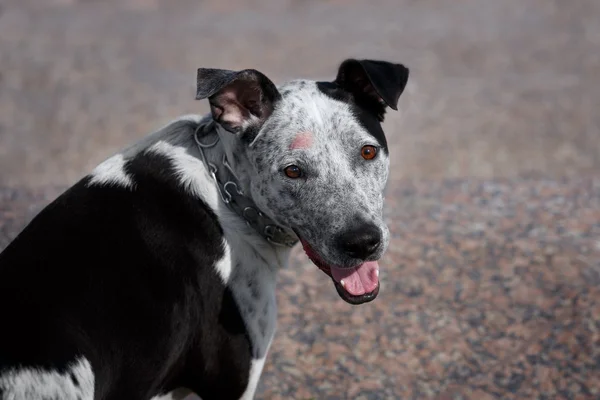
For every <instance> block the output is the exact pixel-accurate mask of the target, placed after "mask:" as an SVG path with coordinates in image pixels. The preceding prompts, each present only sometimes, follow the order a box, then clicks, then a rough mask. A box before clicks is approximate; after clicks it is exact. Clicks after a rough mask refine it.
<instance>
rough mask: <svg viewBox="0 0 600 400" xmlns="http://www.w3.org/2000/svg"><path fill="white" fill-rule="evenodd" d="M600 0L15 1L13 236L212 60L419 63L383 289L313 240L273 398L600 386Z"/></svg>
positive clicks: (590, 393)
mask: <svg viewBox="0 0 600 400" xmlns="http://www.w3.org/2000/svg"><path fill="white" fill-rule="evenodd" d="M598 21H600V2H598V1H595V0H580V1H576V2H566V1H560V0H530V1H527V2H520V1H517V0H505V1H502V2H500V1H493V0H455V1H452V2H449V1H448V2H441V1H438V2H432V1H415V0H384V1H369V2H366V1H357V0H344V1H341V0H330V1H316V0H269V1H251V2H248V1H246V2H244V1H240V0H233V1H226V0H210V1H209V0H206V1H192V0H172V1H166V0H165V1H160V0H120V1H118V0H103V1H101V0H80V1H76V0H37V1H33V0H0V248H3V247H4V246H5V245H6V244H7V243H8V241H9V240H10V239H11V238H12V237H14V235H15V234H16V233H17V232H18V231H19V229H20V228H21V227H22V225H23V224H24V223H25V222H26V221H27V220H29V219H30V218H31V217H32V216H33V215H34V214H35V212H36V211H37V210H39V208H40V207H42V206H43V205H44V204H46V203H47V202H48V201H50V200H51V199H52V198H53V197H54V196H56V195H57V194H58V193H60V190H61V188H62V187H64V186H65V185H68V184H71V183H73V182H74V180H76V179H77V178H79V177H80V176H82V175H84V174H85V173H86V172H87V171H89V170H90V169H91V168H93V166H95V165H96V164H97V163H99V162H100V161H101V160H103V159H104V158H106V157H108V156H109V155H110V154H112V153H113V152H115V151H117V150H118V149H119V148H121V147H123V146H126V145H127V144H129V143H131V142H132V141H135V140H137V139H139V138H141V137H142V136H144V135H145V134H147V133H148V132H149V131H151V130H153V129H155V128H156V127H158V126H160V125H162V124H163V123H165V122H167V121H168V120H170V119H172V118H174V117H176V116H178V115H180V114H185V113H189V112H205V111H206V110H207V108H206V104H204V103H200V102H196V101H194V100H193V97H194V93H195V91H194V84H195V71H196V68H198V67H200V66H202V67H222V68H230V69H238V68H256V69H259V70H261V71H263V72H264V73H265V74H267V75H268V76H270V77H271V78H272V79H274V80H275V81H277V82H281V81H283V80H286V79H290V78H296V77H307V78H318V79H321V78H332V77H333V76H334V75H335V72H336V68H337V65H338V64H339V63H340V62H341V61H342V60H343V59H344V58H346V57H361V58H367V57H369V58H382V59H388V60H393V61H397V62H402V63H404V64H406V65H407V66H408V67H410V68H411V78H410V82H409V85H408V87H407V90H406V93H405V95H403V97H402V98H401V102H400V108H401V112H400V113H389V115H388V120H387V122H386V128H387V132H388V138H389V141H390V147H391V152H392V157H393V159H392V175H391V182H390V185H389V190H388V194H387V196H386V201H387V209H388V217H389V221H390V226H391V231H392V235H393V238H392V243H391V245H390V250H389V252H388V254H387V255H386V256H385V259H384V260H383V261H382V265H385V266H386V267H384V269H386V272H382V282H383V283H382V292H381V294H380V297H379V298H378V299H377V300H376V301H375V302H373V303H370V304H369V305H366V306H363V307H360V308H357V307H350V306H348V305H346V304H344V303H342V301H341V300H339V299H338V298H337V294H336V293H335V290H334V289H333V287H331V284H330V282H329V280H328V279H325V278H324V277H323V276H322V274H321V273H320V272H319V271H318V270H317V269H316V268H314V266H312V265H311V264H310V263H309V262H308V261H307V260H306V258H305V257H303V256H302V255H301V254H300V251H298V249H296V251H295V253H294V259H293V262H292V266H291V268H290V269H289V270H287V271H284V272H283V273H282V275H281V279H280V291H279V293H278V299H279V304H280V315H279V320H280V322H279V330H278V333H277V337H276V338H275V342H274V345H273V349H272V351H271V355H270V358H269V359H268V361H267V364H266V366H265V373H264V377H263V380H262V381H261V384H260V387H259V396H258V398H260V399H266V400H267V399H268V400H270V399H290V398H298V399H306V398H310V397H314V398H317V399H332V400H333V399H422V398H435V399H439V400H442V399H476V400H479V399H494V398H497V399H513V398H515V399H516V398H518V399H597V398H600V386H599V382H600V381H599V380H598V377H599V376H600V292H599V287H600V181H599V180H598V177H599V173H600V112H598V109H599V108H600V23H599V22H598Z"/></svg>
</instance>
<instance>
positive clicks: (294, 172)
mask: <svg viewBox="0 0 600 400" xmlns="http://www.w3.org/2000/svg"><path fill="white" fill-rule="evenodd" d="M283 172H285V174H286V175H287V177H288V178H292V179H296V178H300V177H301V176H302V170H301V169H300V168H299V167H298V166H297V165H290V166H288V167H285V169H284V170H283Z"/></svg>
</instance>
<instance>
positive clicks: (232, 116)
mask: <svg viewBox="0 0 600 400" xmlns="http://www.w3.org/2000/svg"><path fill="white" fill-rule="evenodd" d="M206 98H208V101H209V103H210V110H211V112H212V116H213V119H214V120H215V121H217V122H219V123H220V124H221V125H222V126H223V127H224V128H225V129H227V130H229V131H231V132H236V133H237V132H240V131H242V130H244V129H245V128H247V127H249V126H252V125H259V124H262V123H263V122H264V121H265V120H266V119H267V118H268V117H269V115H271V113H272V112H273V108H274V107H275V103H276V102H277V101H278V100H279V99H280V98H281V95H280V94H279V91H278V90H277V88H276V87H275V84H274V83H273V82H271V80H270V79H269V78H267V77H266V76H265V75H263V74H262V73H261V72H259V71H256V70H253V69H246V70H243V71H228V70H223V69H212V68H199V69H198V78H197V87H196V100H202V99H206Z"/></svg>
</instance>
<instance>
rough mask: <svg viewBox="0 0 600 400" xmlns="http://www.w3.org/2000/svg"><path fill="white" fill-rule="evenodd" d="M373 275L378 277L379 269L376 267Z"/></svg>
mask: <svg viewBox="0 0 600 400" xmlns="http://www.w3.org/2000/svg"><path fill="white" fill-rule="evenodd" d="M375 276H376V277H378V278H379V270H378V269H376V270H375Z"/></svg>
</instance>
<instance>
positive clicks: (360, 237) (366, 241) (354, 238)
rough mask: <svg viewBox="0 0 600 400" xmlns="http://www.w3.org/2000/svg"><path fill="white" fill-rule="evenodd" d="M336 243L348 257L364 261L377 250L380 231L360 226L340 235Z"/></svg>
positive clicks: (376, 228)
mask: <svg viewBox="0 0 600 400" xmlns="http://www.w3.org/2000/svg"><path fill="white" fill-rule="evenodd" d="M337 243H338V246H339V247H340V249H341V250H342V251H343V252H344V254H346V255H347V256H348V257H352V258H358V259H361V260H364V259H367V258H369V257H370V256H372V255H373V253H375V252H376V251H377V249H379V246H380V245H381V230H380V229H379V228H378V227H376V226H375V225H371V224H368V225H361V226H359V227H356V228H352V229H350V230H348V231H346V232H344V233H342V234H341V235H340V236H339V237H338V238H337Z"/></svg>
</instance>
